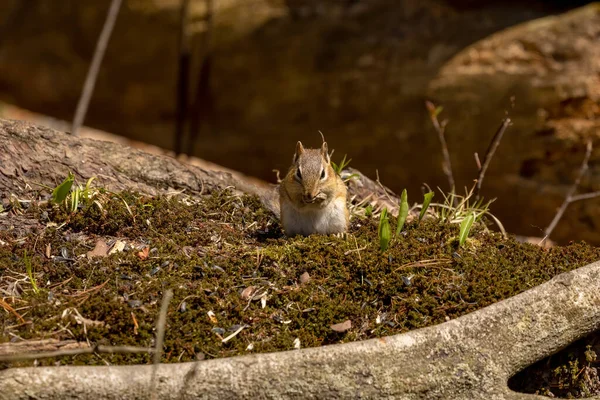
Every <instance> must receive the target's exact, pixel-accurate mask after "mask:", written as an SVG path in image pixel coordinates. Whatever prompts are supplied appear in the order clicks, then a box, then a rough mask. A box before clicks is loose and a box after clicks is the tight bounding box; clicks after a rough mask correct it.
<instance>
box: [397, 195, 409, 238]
mask: <svg viewBox="0 0 600 400" xmlns="http://www.w3.org/2000/svg"><path fill="white" fill-rule="evenodd" d="M407 216H408V194H407V193H406V189H404V190H403V191H402V195H401V196H400V207H399V208H398V223H397V225H396V236H398V235H399V234H400V231H402V228H403V227H404V223H405V222H406V217H407Z"/></svg>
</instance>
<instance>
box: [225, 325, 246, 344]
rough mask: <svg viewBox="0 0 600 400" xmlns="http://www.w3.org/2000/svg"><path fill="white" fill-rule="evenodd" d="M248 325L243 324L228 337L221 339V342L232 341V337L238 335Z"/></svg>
mask: <svg viewBox="0 0 600 400" xmlns="http://www.w3.org/2000/svg"><path fill="white" fill-rule="evenodd" d="M245 327H246V325H242V326H240V327H239V328H238V329H237V330H236V331H235V332H233V333H232V334H231V335H229V336H227V337H226V338H224V339H222V340H221V343H227V342H228V341H230V340H231V339H232V338H234V337H236V336H237V334H238V333H240V332H241V331H242V330H244V328H245Z"/></svg>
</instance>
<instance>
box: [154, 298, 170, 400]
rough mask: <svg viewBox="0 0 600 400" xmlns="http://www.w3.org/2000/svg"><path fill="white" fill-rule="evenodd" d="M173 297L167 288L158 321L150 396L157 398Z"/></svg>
mask: <svg viewBox="0 0 600 400" xmlns="http://www.w3.org/2000/svg"><path fill="white" fill-rule="evenodd" d="M172 298H173V291H172V290H171V289H167V290H166V291H165V294H164V295H163V299H162V304H161V306H160V314H159V315H158V321H157V322H156V346H155V351H154V367H153V368H152V375H151V377H150V398H151V399H155V398H156V390H154V389H155V387H156V373H157V371H158V364H160V357H161V356H162V350H163V343H164V341H165V327H166V324H167V311H168V310H169V303H170V302H171V299H172Z"/></svg>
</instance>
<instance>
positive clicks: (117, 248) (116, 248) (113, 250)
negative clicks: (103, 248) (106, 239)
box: [108, 240, 125, 255]
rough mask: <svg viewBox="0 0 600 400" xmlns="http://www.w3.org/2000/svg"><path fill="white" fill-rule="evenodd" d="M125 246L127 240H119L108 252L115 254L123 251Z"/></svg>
mask: <svg viewBox="0 0 600 400" xmlns="http://www.w3.org/2000/svg"><path fill="white" fill-rule="evenodd" d="M124 248H125V242H123V241H122V240H117V241H116V242H115V244H113V246H112V248H111V249H110V250H109V252H108V254H109V255H110V254H114V253H117V252H121V251H123V249H124Z"/></svg>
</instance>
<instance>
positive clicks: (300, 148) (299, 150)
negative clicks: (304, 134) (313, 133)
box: [294, 140, 304, 163]
mask: <svg viewBox="0 0 600 400" xmlns="http://www.w3.org/2000/svg"><path fill="white" fill-rule="evenodd" d="M302 153H304V146H302V142H301V141H299V140H298V143H296V153H294V163H296V162H298V158H300V155H301V154H302Z"/></svg>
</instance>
